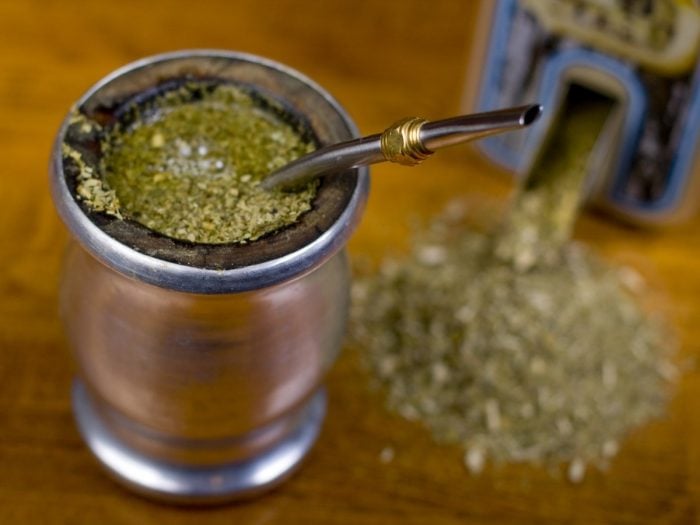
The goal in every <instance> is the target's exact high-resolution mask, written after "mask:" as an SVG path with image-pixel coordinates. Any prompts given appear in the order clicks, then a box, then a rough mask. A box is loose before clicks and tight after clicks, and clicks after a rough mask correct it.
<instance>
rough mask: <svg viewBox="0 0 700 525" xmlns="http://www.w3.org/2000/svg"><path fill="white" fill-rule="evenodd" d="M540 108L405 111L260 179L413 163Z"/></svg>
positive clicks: (290, 181)
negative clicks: (380, 128)
mask: <svg viewBox="0 0 700 525" xmlns="http://www.w3.org/2000/svg"><path fill="white" fill-rule="evenodd" d="M541 113H542V106H540V105H539V104H531V105H528V106H520V107H517V108H509V109H502V110H498V111H489V112H487V113H477V114H473V115H463V116H459V117H453V118H448V119H445V120H436V121H433V122H429V121H426V120H424V119H421V118H418V117H408V118H405V119H402V120H400V121H399V122H397V123H395V124H394V125H392V126H390V127H389V128H387V129H386V130H384V132H382V133H377V134H374V135H369V136H367V137H362V138H359V139H354V140H350V141H347V142H340V143H338V144H333V145H331V146H326V147H324V148H321V149H318V150H316V151H314V152H313V153H310V154H308V155H304V156H303V157H300V158H298V159H297V160H295V161H293V162H290V163H289V164H287V165H286V166H283V167H282V168H280V169H278V170H276V171H274V172H272V173H271V174H270V175H269V176H268V177H267V178H266V179H265V180H264V181H263V182H262V187H263V188H265V189H268V190H269V189H274V188H279V189H292V188H295V187H298V186H300V185H303V184H304V183H306V182H308V181H310V180H311V179H313V178H315V177H320V176H322V175H326V174H330V173H334V172H341V171H343V170H346V169H349V168H356V167H358V166H366V165H368V164H376V163H378V162H387V161H388V162H395V163H399V164H404V165H408V166H413V165H416V164H418V163H420V162H421V161H423V160H424V159H426V158H427V157H429V156H430V155H432V154H433V152H434V151H436V150H438V149H441V148H444V147H447V146H452V145H454V144H460V143H462V142H468V141H471V140H477V139H481V138H484V137H488V136H490V135H496V134H498V133H503V132H506V131H511V130H515V129H520V128H523V127H525V126H528V125H530V124H532V123H533V122H535V121H536V120H537V119H538V118H539V116H540V114H541Z"/></svg>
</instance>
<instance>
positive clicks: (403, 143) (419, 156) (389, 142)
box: [380, 117, 433, 166]
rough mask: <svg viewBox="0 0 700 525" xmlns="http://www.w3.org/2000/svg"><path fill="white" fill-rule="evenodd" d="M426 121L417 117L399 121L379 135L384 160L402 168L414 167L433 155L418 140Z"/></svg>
mask: <svg viewBox="0 0 700 525" xmlns="http://www.w3.org/2000/svg"><path fill="white" fill-rule="evenodd" d="M426 122H427V121H426V120H425V119H422V118H419V117H408V118H405V119H401V120H399V121H398V122H396V123H395V124H393V125H391V126H389V127H388V128H387V129H385V130H384V132H383V133H382V135H381V138H380V143H381V149H382V153H383V154H384V158H385V159H386V160H388V161H389V162H396V163H397V164H403V165H404V166H415V165H416V164H420V163H421V162H422V161H424V160H425V159H427V158H428V157H429V156H430V155H432V154H433V152H432V151H430V150H429V149H428V148H426V147H425V145H424V144H423V142H421V140H420V129H421V127H422V126H423V124H425V123H426Z"/></svg>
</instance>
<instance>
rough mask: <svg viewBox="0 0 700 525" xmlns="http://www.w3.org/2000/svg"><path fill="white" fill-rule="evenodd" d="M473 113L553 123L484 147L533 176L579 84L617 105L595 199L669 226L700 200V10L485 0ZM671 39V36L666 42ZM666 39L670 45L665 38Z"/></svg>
mask: <svg viewBox="0 0 700 525" xmlns="http://www.w3.org/2000/svg"><path fill="white" fill-rule="evenodd" d="M479 7H480V9H479V17H478V22H477V23H476V24H475V29H476V35H475V37H474V42H473V46H472V49H473V53H472V56H471V60H470V67H469V71H468V74H467V82H466V85H465V93H464V103H463V106H464V109H465V111H488V110H491V109H496V108H499V107H503V106H511V105H518V104H524V103H530V102H533V101H537V102H538V103H541V104H542V105H543V106H544V114H543V118H542V119H540V121H539V122H537V123H536V124H535V125H533V126H532V127H531V128H529V129H528V130H526V131H524V132H523V133H513V134H509V135H503V136H498V137H491V138H488V139H485V140H483V141H480V142H479V145H478V146H479V148H480V149H481V150H482V151H483V152H484V153H485V154H486V155H487V156H488V157H489V158H490V159H492V160H493V161H494V162H496V163H498V164H500V165H502V166H503V167H505V168H507V169H508V170H511V171H513V172H517V173H518V174H519V175H525V174H526V173H527V171H528V169H529V168H530V167H531V165H532V160H533V159H534V158H535V157H536V156H537V151H538V150H539V149H542V148H543V147H544V145H545V143H546V141H547V139H548V137H549V136H550V135H551V134H555V133H557V129H556V128H557V123H558V122H561V121H562V119H563V118H566V115H565V114H563V113H562V106H563V103H564V101H565V100H566V99H567V95H568V92H569V91H570V89H571V87H572V86H579V87H584V88H586V89H588V90H591V91H594V92H596V93H599V94H601V95H603V96H605V97H607V98H609V99H610V100H611V101H612V102H614V111H613V112H612V114H611V118H610V119H609V120H608V122H607V123H606V125H605V126H604V128H603V129H602V130H601V140H600V143H601V147H598V148H596V150H595V151H594V156H595V157H596V158H593V159H592V161H593V162H592V165H594V166H596V168H597V169H594V170H589V171H590V173H589V176H588V179H587V181H586V182H587V185H586V188H585V189H586V197H587V200H588V202H589V203H591V204H593V205H594V206H596V207H598V208H601V209H603V210H606V211H608V212H611V213H612V214H613V215H615V216H618V217H620V218H622V219H624V220H626V221H628V222H632V223H636V224H642V225H649V226H653V225H663V224H667V223H670V222H678V221H680V220H683V219H686V218H687V217H688V216H689V215H691V214H693V213H695V212H696V211H697V209H698V203H700V155H699V154H698V151H700V60H698V58H699V57H700V9H698V7H697V6H694V5H692V3H691V2H686V1H683V0H671V1H669V2H646V3H644V2H642V3H640V2H601V1H598V0H585V1H580V2H561V1H556V0H497V1H491V0H488V1H482V2H480V3H479ZM664 35H665V36H666V37H667V38H662V37H663V36H664ZM665 40H666V41H665Z"/></svg>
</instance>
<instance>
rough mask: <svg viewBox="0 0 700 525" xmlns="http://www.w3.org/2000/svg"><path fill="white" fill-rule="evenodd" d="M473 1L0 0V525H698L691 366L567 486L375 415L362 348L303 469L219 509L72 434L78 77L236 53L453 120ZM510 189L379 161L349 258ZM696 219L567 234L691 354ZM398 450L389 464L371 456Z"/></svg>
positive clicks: (377, 110) (481, 175) (354, 95)
mask: <svg viewBox="0 0 700 525" xmlns="http://www.w3.org/2000/svg"><path fill="white" fill-rule="evenodd" d="M475 6H476V2H473V1H471V0H470V1H458V0H455V1H449V0H434V1H430V2H428V1H424V0H401V1H399V0H396V1H391V0H389V1H385V2H372V1H370V0H347V1H328V2H324V1H320V0H311V1H307V2H298V1H291V0H279V1H265V0H256V1H252V0H240V1H224V0H221V1H212V2H208V1H205V0H202V1H199V2H185V1H172V2H165V1H148V2H145V1H134V0H121V1H119V2H87V1H85V2H70V1H65V2H57V1H49V0H47V1H38V0H16V1H15V0H0V166H2V167H1V168H0V196H1V198H2V203H1V204H0V523H2V524H25V523H27V524H31V523H50V524H54V523H66V524H69V523H70V524H76V523H87V524H91V523H95V524H132V523H133V524H141V525H145V524H156V523H157V524H163V523H168V524H183V523H240V524H251V525H263V524H272V523H284V524H295V523H303V524H309V523H323V524H341V523H347V524H392V523H401V524H403V525H409V524H463V523H493V524H495V523H587V524H589V523H674V524H680V523H696V522H698V520H699V517H698V504H699V503H700V375H699V374H698V372H697V371H696V370H695V368H693V367H692V366H691V367H689V369H688V371H687V372H686V373H685V375H684V377H683V379H682V382H681V384H680V386H679V388H678V391H677V394H676V395H675V397H674V400H673V402H672V405H671V407H670V410H669V413H668V415H667V416H666V417H665V418H663V419H662V420H659V421H657V422H654V423H652V424H650V425H648V426H646V427H644V428H641V429H639V430H638V431H637V432H635V433H634V434H633V435H631V436H630V437H629V439H628V440H627V441H626V442H625V443H624V446H623V448H622V451H621V453H620V455H619V456H618V457H617V458H616V459H615V461H614V463H613V464H612V466H611V468H610V469H609V470H608V471H607V472H605V473H597V472H592V473H590V474H589V475H588V477H587V478H586V480H585V482H584V483H582V484H581V485H577V486H574V485H571V484H569V483H567V482H565V481H563V480H562V479H557V478H556V477H554V476H552V474H551V473H549V472H546V471H544V470H541V469H537V468H532V467H520V466H501V467H489V468H488V469H487V470H486V472H485V473H484V474H483V475H482V476H481V477H478V478H473V477H470V476H469V475H468V474H467V472H466V470H465V469H464V467H463V465H462V460H461V452H460V450H459V448H458V447H450V446H440V447H438V446H435V445H434V444H432V442H431V440H430V437H429V435H428V433H427V432H426V431H425V430H424V429H423V428H421V427H420V426H418V425H416V424H413V423H408V422H406V421H403V420H401V419H399V418H397V417H396V416H393V415H390V414H388V413H387V412H386V411H385V410H384V409H383V408H382V399H381V395H380V394H379V393H377V392H375V391H373V390H372V389H371V388H370V386H369V385H370V381H369V377H368V374H367V373H366V372H365V371H364V370H363V368H362V367H361V366H359V364H358V358H357V355H356V353H355V352H354V351H353V350H352V349H350V348H346V349H345V351H344V353H343V354H342V356H341V358H340V359H339V361H338V363H337V365H336V366H335V367H334V368H333V370H332V372H331V373H330V375H329V377H328V387H329V392H330V407H329V414H328V417H327V420H326V423H325V426H324V429H323V432H322V435H321V437H320V440H319V442H318V444H317V446H316V447H315V448H314V450H313V452H312V453H311V454H310V457H309V458H308V461H307V462H306V464H305V466H304V468H303V469H302V470H301V471H300V472H299V473H298V475H296V476H295V477H294V478H293V479H292V480H291V481H289V482H288V483H287V484H285V485H284V486H282V487H280V488H279V489H278V490H276V491H274V492H273V493H271V494H269V495H267V496H265V497H263V498H261V499H257V500H254V501H250V502H245V503H238V504H234V505H226V506H220V507H216V508H211V509H192V508H178V507H169V506H164V505H160V504H156V503H152V502H149V501H146V500H144V499H141V498H139V497H136V496H133V495H132V494H130V493H128V492H126V491H125V490H123V489H121V488H120V487H119V486H118V485H116V484H115V483H113V482H112V481H111V480H110V479H108V478H107V477H106V476H105V475H104V474H103V472H102V471H101V470H100V468H99V467H98V465H97V464H96V463H95V462H94V460H93V459H92V457H91V456H90V454H89V453H88V451H87V449H86V448H85V446H84V445H83V444H82V442H81V440H80V438H79V436H78V433H77V431H76V429H75V427H74V424H73V420H72V416H71V410H70V404H69V388H70V384H71V377H72V375H73V373H74V366H73V364H72V362H71V358H70V353H69V349H68V348H67V346H66V343H65V341H64V339H63V335H62V329H61V325H60V322H59V319H58V315H57V306H56V304H57V286H58V280H59V277H60V265H61V258H62V253H63V249H64V245H65V242H66V239H67V233H66V231H65V229H64V227H63V225H62V224H61V222H60V221H59V219H58V217H57V216H56V214H55V212H54V211H53V207H52V203H51V200H50V197H49V194H48V185H47V176H46V172H47V163H48V155H49V151H50V148H51V142H52V140H53V137H54V134H55V132H56V129H57V127H58V125H59V123H60V121H61V119H62V118H63V116H64V114H65V113H66V111H67V110H68V108H69V107H70V105H71V104H72V103H73V101H75V100H76V99H77V98H78V97H79V96H80V95H81V94H82V93H83V92H84V91H85V90H86V89H87V88H88V87H89V86H90V85H91V84H92V83H94V82H95V81H97V80H98V79H99V78H101V77H102V76H104V75H105V74H107V73H109V72H110V71H112V70H113V69H115V68H117V67H119V66H121V65H123V64H125V63H127V62H130V61H132V60H134V59H137V58H139V57H142V56H145V55H150V54H154V53H158V52H163V51H168V50H175V49H184V48H222V49H234V50H242V51H248V52H252V53H256V54H260V55H263V56H267V57H270V58H273V59H275V60H278V61H281V62H284V63H287V64H289V65H290V66H292V67H294V68H297V69H299V70H301V71H303V72H304V73H306V74H307V75H309V76H311V77H312V78H314V79H315V80H316V81H318V82H319V83H320V84H322V85H323V86H325V87H326V88H327V89H329V90H330V91H331V92H332V93H333V94H335V95H336V97H337V98H338V99H339V100H340V101H341V103H342V104H343V105H345V107H346V108H347V109H348V111H349V112H350V114H351V115H352V116H353V117H354V118H355V120H356V122H357V123H358V124H359V127H360V128H361V130H362V131H363V132H365V133H370V132H376V131H379V130H381V129H382V128H383V127H384V126H385V125H387V124H388V123H390V122H392V121H394V120H395V119H397V118H399V117H403V116H406V115H412V114H417V115H423V116H425V117H427V118H439V117H446V116H449V115H452V114H455V113H457V112H458V110H459V104H460V95H461V92H462V90H463V86H464V81H465V72H466V66H467V62H468V57H469V42H470V35H471V34H472V32H473V30H474V22H473V15H474V12H475ZM508 181H509V179H508V177H505V176H504V175H503V174H502V173H499V172H498V171H497V170H496V169H495V168H493V167H492V166H490V165H489V164H488V163H486V162H485V161H483V160H481V159H480V158H479V157H478V156H477V155H476V154H474V153H472V152H470V151H468V150H467V149H465V148H454V149H451V150H448V151H444V152H441V153H440V154H439V155H437V156H436V157H435V158H434V159H432V160H430V161H429V162H428V163H426V164H424V165H423V166H421V167H418V168H414V169H412V170H408V169H405V168H401V167H393V166H379V167H377V168H376V169H375V170H374V171H373V187H372V194H371V197H370V201H369V204H368V208H367V212H366V215H365V217H364V221H363V223H362V225H361V226H360V228H359V230H358V231H357V233H356V234H355V236H354V238H353V240H352V241H351V243H350V250H351V253H352V254H353V255H354V256H368V257H371V258H374V259H379V258H381V257H382V256H383V255H385V254H388V253H396V252H401V251H402V250H404V249H405V247H406V245H407V239H408V233H409V225H410V224H411V221H415V220H426V219H427V218H429V217H430V216H431V215H433V214H435V213H437V212H438V211H439V210H440V209H441V208H442V207H443V206H444V205H445V204H446V203H447V202H448V201H449V200H450V199H451V198H453V197H455V196H464V195H468V196H470V198H472V199H474V201H475V202H478V201H479V199H482V198H483V197H484V196H488V197H489V198H492V197H494V196H495V197H499V198H502V197H503V196H504V195H505V194H506V193H507V192H508V190H509V188H510V186H509V182H508ZM699 229H700V220H699V219H698V218H697V217H696V218H694V219H692V220H690V221H689V222H686V223H683V224H681V225H678V226H673V227H670V228H667V229H664V230H660V231H653V232H652V231H643V230H638V229H633V228H629V227H625V226H623V225H621V224H619V223H617V222H615V221H612V220H609V219H606V218H604V217H599V216H594V215H592V214H587V215H586V216H585V217H583V218H582V219H581V220H580V221H579V224H578V228H577V237H579V238H580V239H583V240H585V241H587V242H589V243H590V244H591V245H593V246H595V247H596V248H597V249H598V250H599V251H600V252H602V253H603V254H604V255H605V256H607V257H609V258H612V259H615V260H618V261H622V262H624V263H625V264H630V265H632V266H634V267H635V268H637V269H638V270H639V271H641V272H642V273H643V274H644V275H645V276H646V277H647V278H648V280H649V282H650V283H651V286H652V289H653V290H654V300H655V301H656V303H657V307H658V308H659V309H661V310H663V311H664V312H666V314H667V315H668V316H669V317H670V318H671V320H672V322H673V324H674V326H675V327H676V329H677V332H678V337H679V339H680V341H681V347H682V350H681V354H682V357H683V358H684V359H686V358H693V357H695V356H696V355H697V354H698V353H700V272H699V271H698V256H699V255H700V233H698V230H699ZM387 446H391V447H393V448H394V449H395V451H396V456H395V459H394V460H393V461H392V462H390V463H388V464H384V463H382V462H381V461H380V451H381V450H382V449H383V448H384V447H387Z"/></svg>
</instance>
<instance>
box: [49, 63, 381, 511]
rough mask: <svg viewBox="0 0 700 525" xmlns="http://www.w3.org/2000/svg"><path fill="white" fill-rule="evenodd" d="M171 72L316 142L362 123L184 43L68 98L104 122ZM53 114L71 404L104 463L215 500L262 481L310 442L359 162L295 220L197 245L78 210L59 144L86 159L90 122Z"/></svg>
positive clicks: (246, 491)
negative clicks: (261, 110) (258, 102)
mask: <svg viewBox="0 0 700 525" xmlns="http://www.w3.org/2000/svg"><path fill="white" fill-rule="evenodd" d="M177 79H180V80H182V79H207V80H208V81H210V80H212V79H216V80H220V81H222V82H233V83H237V84H242V85H245V86H248V87H253V89H255V90H259V91H260V92H261V93H263V94H264V95H265V96H267V97H269V98H273V99H274V100H276V101H278V102H279V103H280V104H281V106H282V107H284V108H285V110H286V111H288V113H289V114H290V115H292V116H293V117H294V118H295V119H299V120H300V121H303V122H304V125H306V126H307V127H308V129H310V130H311V131H312V133H313V135H315V138H316V139H317V141H318V142H319V144H321V145H325V144H330V143H333V142H337V141H342V140H348V139H351V138H354V137H356V136H357V135H358V133H357V130H356V128H355V126H354V124H353V123H352V121H351V120H350V119H349V117H348V116H347V114H346V113H345V111H344V110H343V109H342V108H341V107H340V106H339V105H338V103H337V102H336V101H335V100H334V99H333V98H332V97H331V96H330V95H329V94H328V93H327V92H326V91H324V90H323V89H322V88H321V87H320V86H318V85H317V84H315V83H313V82H312V81H311V80H309V79H308V78H306V77H304V76H302V75H301V74H299V73H298V72H296V71H293V70H291V69H289V68H287V67H285V66H283V65H280V64H277V63H274V62H271V61H269V60H265V59H262V58H259V57H256V56H251V55H246V54H241V53H232V52H218V51H185V52H178V53H172V54H167V55H160V56H156V57H152V58H147V59H144V60H141V61H139V62H135V63H133V64H130V65H128V66H126V67H124V68H122V69H120V70H118V71H116V72H115V73H113V74H111V75H109V76H108V77H106V78H105V79H103V80H102V81H101V82H99V83H98V84H97V85H96V86H94V87H93V88H92V89H90V90H89V91H88V92H87V93H86V94H85V95H84V96H83V97H82V98H81V99H80V100H79V101H78V102H77V105H76V110H77V111H78V112H79V113H82V114H83V115H86V116H88V117H89V118H91V119H94V120H97V121H98V122H102V123H107V124H108V123H109V119H110V118H113V117H112V116H110V115H112V114H113V113H114V109H115V108H118V107H119V106H120V105H123V104H124V103H125V102H126V101H128V100H133V98H134V97H138V96H139V94H142V93H145V92H148V91H149V90H153V89H158V88H159V86H162V85H166V84H167V83H169V82H172V81H174V80H177ZM93 131H94V130H91V129H90V128H89V126H88V127H87V128H86V127H85V126H84V125H81V124H80V123H79V122H78V121H77V120H76V119H75V118H74V116H73V117H69V118H67V119H66V121H65V122H64V124H63V126H62V127H61V129H60V131H59V133H58V137H57V139H56V144H55V148H54V152H53V157H52V162H51V168H50V177H51V187H52V193H53V198H54V202H55V205H56V208H57V209H58V212H59V214H60V215H61V217H62V219H63V221H64V222H65V224H66V225H67V227H68V229H69V230H70V232H71V234H72V239H71V242H70V246H69V249H68V253H67V257H66V261H65V267H64V272H63V281H62V287H61V313H62V317H63V321H64V324H65V328H66V332H67V336H68V340H69V344H70V346H71V348H72V350H73V352H74V355H75V359H76V361H77V364H78V370H79V371H78V377H77V378H76V380H75V384H74V388H73V409H74V413H75V417H76V420H77V424H78V427H79V429H80V432H81V434H82V436H83V438H84V439H85V441H86V443H87V445H88V446H89V447H90V449H91V451H92V452H93V454H94V455H95V456H96V457H97V459H98V460H99V461H100V463H101V464H102V465H103V466H104V467H105V468H106V469H107V471H108V472H109V473H111V474H112V475H113V476H114V477H115V478H116V479H117V480H119V481H121V482H122V483H124V484H126V485H127V486H129V487H130V488H132V489H135V490H136V491H138V492H140V493H142V494H145V495H148V496H152V497H156V498H160V499H165V500H170V501H177V502H194V503H198V502H210V501H220V500H225V499H230V498H235V497H241V496H247V495H251V494H255V493H258V492H260V491H263V490H266V489H269V488H271V487H273V486H275V485H277V484H279V483H280V482H281V481H282V480H284V479H285V478H286V477H288V476H289V475H290V473H292V472H293V471H294V470H295V468H296V467H297V466H298V465H299V463H300V462H301V460H302V459H303V458H304V456H305V455H306V454H307V452H308V451H309V449H310V447H311V446H312V444H313V443H314V441H315V440H316V438H317V436H318V433H319V429H320V426H321V423H322V420H323V417H324V412H325V394H324V390H323V387H322V381H323V377H324V374H325V372H326V371H327V370H328V368H329V367H330V365H331V364H332V363H333V361H334V359H335V357H336V355H337V353H338V351H339V348H340V346H341V343H342V339H343V335H344V332H345V327H346V322H347V315H348V305H349V274H348V264H347V259H346V254H345V251H344V245H345V243H346V241H347V239H348V237H349V235H350V233H351V232H352V230H353V229H354V227H355V225H356V224H357V222H358V220H359V217H360V215H361V212H362V209H363V206H364V203H365V200H366V196H367V191H368V184H369V178H368V172H367V169H365V168H359V169H353V170H350V171H348V172H347V173H344V174H339V175H338V176H335V177H331V178H327V179H326V180H323V181H322V182H321V185H320V187H319V190H318V194H317V197H316V198H315V200H314V203H313V209H312V210H311V211H309V212H307V213H306V214H305V215H304V216H302V218H301V219H300V220H299V221H298V223H296V224H295V225H293V226H291V227H288V228H285V229H283V230H281V231H279V232H276V233H273V234H271V235H267V236H265V237H263V238H261V239H259V240H257V241H254V242H252V243H249V244H247V245H236V244H228V245H204V244H195V243H188V242H184V241H178V240H175V239H171V238H168V237H166V236H163V235H160V234H157V233H155V232H153V231H151V230H148V229H147V228H145V227H143V226H141V225H140V224H138V223H135V222H132V221H129V220H120V219H117V218H114V217H110V216H108V215H105V214H103V213H97V212H94V211H91V210H90V209H89V208H88V207H87V206H85V205H84V204H83V203H82V202H81V201H80V200H79V199H78V198H77V197H76V193H75V191H76V190H75V188H76V182H75V176H76V173H75V172H76V167H75V165H74V163H73V162H72V161H71V159H70V158H69V157H67V156H66V155H65V150H62V148H63V147H64V146H63V145H64V144H66V143H67V144H69V145H70V146H71V147H72V148H74V151H78V152H80V153H81V154H82V155H83V158H84V160H85V162H86V164H88V165H90V164H91V163H92V164H94V168H95V169H97V162H98V159H99V147H98V142H97V140H96V138H95V136H94V135H95V134H94V132H93Z"/></svg>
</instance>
